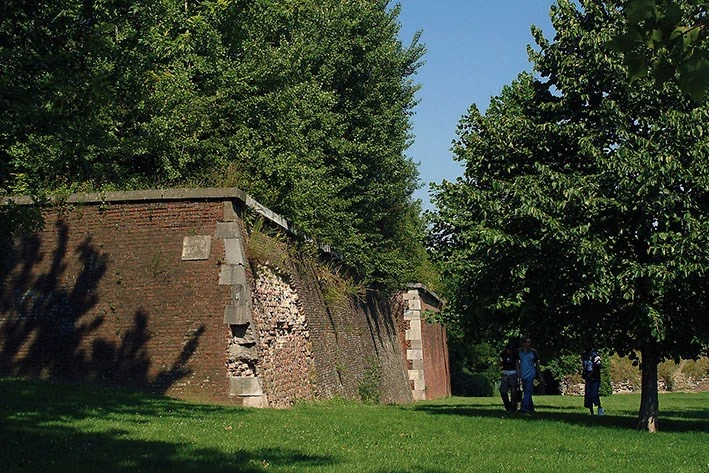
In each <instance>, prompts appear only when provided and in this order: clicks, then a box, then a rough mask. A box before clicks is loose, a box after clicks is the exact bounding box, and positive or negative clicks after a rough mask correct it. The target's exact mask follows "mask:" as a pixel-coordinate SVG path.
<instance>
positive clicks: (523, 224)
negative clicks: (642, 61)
mask: <svg viewBox="0 0 709 473" xmlns="http://www.w3.org/2000/svg"><path fill="white" fill-rule="evenodd" d="M552 23H553V24H554V27H555V28H556V36H555V38H554V41H553V42H550V41H548V40H547V39H546V38H544V37H543V35H542V33H541V32H540V31H539V30H536V29H534V30H533V33H534V35H535V40H536V42H537V46H538V50H534V49H530V57H531V59H532V60H533V62H534V68H535V71H536V73H537V75H536V76H533V75H531V74H526V73H525V74H521V75H520V76H519V77H518V78H517V80H516V81H514V82H513V83H512V84H511V85H509V86H507V87H505V88H504V89H503V90H502V92H501V94H500V96H498V97H496V98H494V99H493V100H492V101H491V103H490V106H489V108H488V110H487V112H486V113H485V114H482V113H480V112H479V110H478V109H477V108H476V107H475V106H473V107H471V109H470V111H469V113H468V114H467V115H466V116H464V117H463V118H462V119H461V121H460V124H459V127H458V135H459V139H458V140H457V142H456V143H455V146H454V150H453V151H454V153H455V157H456V159H458V160H459V161H461V162H463V163H464V164H465V166H466V168H465V172H464V175H463V176H462V177H461V178H459V179H458V180H457V181H456V182H454V183H451V182H443V183H442V184H440V185H438V186H435V196H434V203H435V205H436V206H437V211H436V213H435V214H434V215H433V216H432V218H433V221H434V224H433V227H432V232H431V248H432V252H433V255H434V256H435V259H436V260H437V261H439V262H440V263H441V264H442V266H443V277H444V279H447V280H449V281H450V282H451V290H450V291H449V292H450V294H449V293H446V294H445V295H446V296H447V298H448V301H449V313H450V314H452V315H453V316H454V317H455V318H456V319H455V320H457V321H459V322H460V325H461V328H462V330H464V331H465V332H467V333H468V334H472V336H474V337H478V339H482V340H496V339H499V338H500V336H501V334H504V333H505V332H506V331H507V332H508V331H510V330H520V331H522V332H523V333H528V334H530V335H531V337H532V339H533V340H536V341H537V342H536V343H537V345H538V346H540V348H542V349H541V352H542V353H543V354H544V359H552V358H554V356H555V354H556V353H563V351H564V349H569V348H572V349H573V347H576V348H578V347H579V346H582V340H584V339H585V338H586V337H587V336H589V335H593V336H595V337H596V342H597V345H598V346H599V347H607V348H610V349H612V350H614V351H617V352H619V353H621V354H630V353H634V352H635V351H636V350H638V349H641V350H642V352H643V357H644V359H643V361H644V363H643V367H644V368H646V369H647V370H649V371H648V372H650V371H651V370H653V369H656V366H657V364H658V363H659V362H660V361H661V360H662V359H665V358H680V357H687V358H691V357H694V356H697V355H698V354H699V353H700V352H701V350H702V347H706V346H707V345H709V319H708V318H707V317H705V316H704V314H706V313H709V289H708V288H709V285H708V284H707V283H708V280H707V276H706V275H707V274H709V161H708V160H707V159H706V156H707V155H708V153H709V147H708V143H709V141H708V140H707V138H706V124H707V123H709V108H708V107H707V103H706V101H705V102H703V103H701V104H698V103H696V102H694V101H691V100H690V99H688V98H687V97H686V96H685V95H684V94H683V93H682V92H681V91H680V90H679V89H678V87H677V86H676V85H674V84H672V83H669V82H668V83H666V84H665V85H664V87H663V89H662V90H658V89H657V88H656V87H655V84H654V83H653V82H652V81H650V80H647V79H638V80H636V81H634V82H632V83H631V82H630V80H629V78H628V70H627V68H626V67H625V66H624V64H623V60H622V55H621V54H620V53H614V52H613V51H612V50H610V49H608V46H607V44H608V41H610V39H611V38H613V37H615V36H616V35H617V34H619V33H620V32H622V31H623V28H624V27H625V20H624V17H623V16H622V15H621V13H620V12H619V11H618V10H617V9H616V7H615V2H612V1H610V0H607V1H602V2H598V1H582V2H581V6H580V7H579V6H578V5H577V4H576V3H575V2H571V1H567V0H561V1H560V2H559V3H558V5H555V6H554V7H553V8H552ZM647 389H650V390H651V389H652V387H651V386H647ZM648 398H649V397H648Z"/></svg>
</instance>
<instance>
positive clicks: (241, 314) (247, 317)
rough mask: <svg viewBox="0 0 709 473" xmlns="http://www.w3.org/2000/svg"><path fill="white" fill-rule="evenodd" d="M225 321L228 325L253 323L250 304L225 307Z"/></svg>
mask: <svg viewBox="0 0 709 473" xmlns="http://www.w3.org/2000/svg"><path fill="white" fill-rule="evenodd" d="M224 323H225V324H228V325H246V324H248V323H251V309H250V308H249V306H248V305H245V304H238V305H231V304H230V305H228V306H226V308H225V309H224Z"/></svg>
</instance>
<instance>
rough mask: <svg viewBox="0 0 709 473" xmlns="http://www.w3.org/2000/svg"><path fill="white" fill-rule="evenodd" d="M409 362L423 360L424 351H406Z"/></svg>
mask: <svg viewBox="0 0 709 473" xmlns="http://www.w3.org/2000/svg"><path fill="white" fill-rule="evenodd" d="M406 359H407V360H423V350H406Z"/></svg>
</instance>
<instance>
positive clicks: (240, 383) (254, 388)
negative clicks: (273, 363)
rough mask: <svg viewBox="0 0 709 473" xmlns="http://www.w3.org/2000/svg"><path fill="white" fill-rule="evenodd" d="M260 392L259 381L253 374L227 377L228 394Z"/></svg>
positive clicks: (241, 394) (261, 391) (237, 394)
mask: <svg viewBox="0 0 709 473" xmlns="http://www.w3.org/2000/svg"><path fill="white" fill-rule="evenodd" d="M262 394H263V389H261V383H260V382H259V379H258V378H257V377H255V376H249V377H244V378H229V395H230V396H261V395H262Z"/></svg>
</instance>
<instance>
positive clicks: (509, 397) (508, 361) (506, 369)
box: [498, 343, 519, 412]
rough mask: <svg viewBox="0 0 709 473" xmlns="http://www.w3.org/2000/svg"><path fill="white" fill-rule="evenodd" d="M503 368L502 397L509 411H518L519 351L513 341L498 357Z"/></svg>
mask: <svg viewBox="0 0 709 473" xmlns="http://www.w3.org/2000/svg"><path fill="white" fill-rule="evenodd" d="M498 363H499V364H500V367H501V368H502V376H501V377H500V397H502V403H503V404H504V405H505V410H506V411H508V412H516V411H517V401H518V399H517V383H518V382H519V380H518V378H517V352H516V351H515V349H514V347H513V346H512V343H510V344H508V345H507V346H506V347H505V349H504V350H502V353H500V356H499V358H498Z"/></svg>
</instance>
